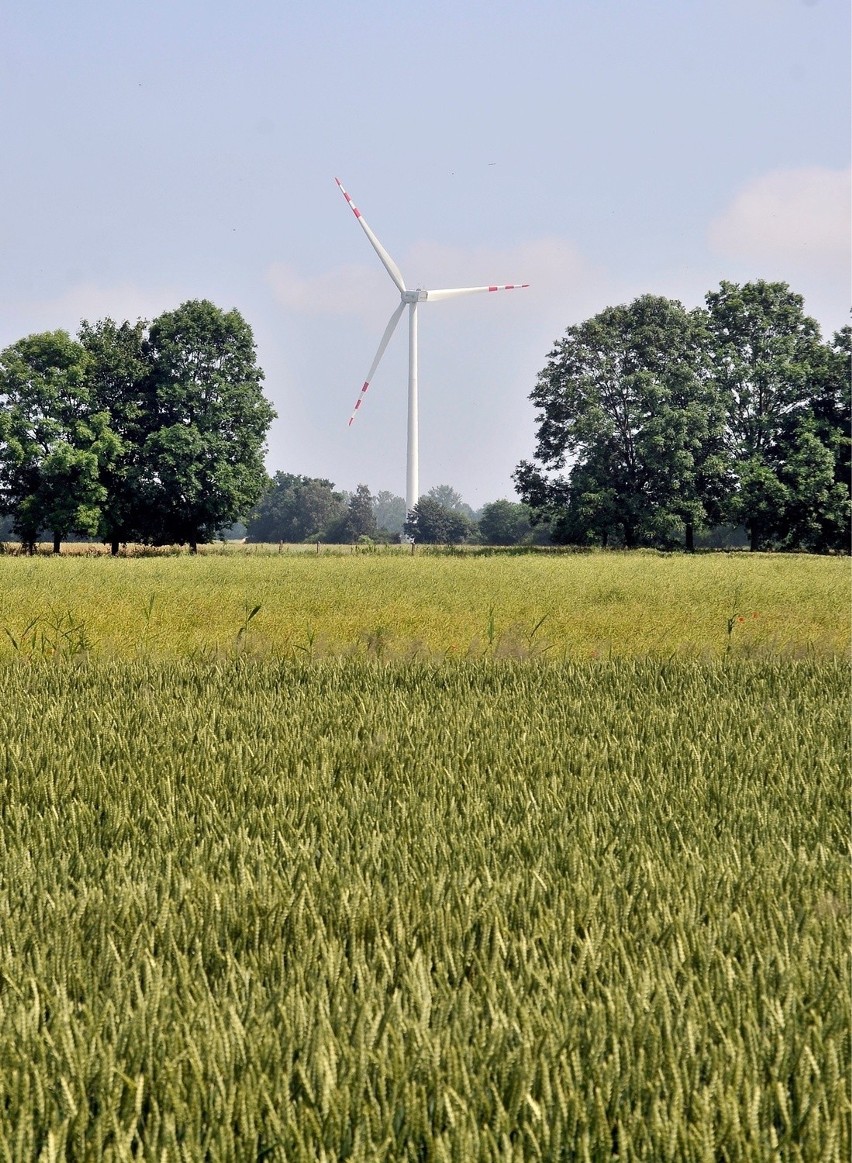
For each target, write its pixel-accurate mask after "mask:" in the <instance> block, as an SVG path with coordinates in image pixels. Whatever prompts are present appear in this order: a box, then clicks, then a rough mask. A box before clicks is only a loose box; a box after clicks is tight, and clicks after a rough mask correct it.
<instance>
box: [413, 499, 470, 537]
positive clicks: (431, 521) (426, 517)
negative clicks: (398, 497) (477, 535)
mask: <svg viewBox="0 0 852 1163" xmlns="http://www.w3.org/2000/svg"><path fill="white" fill-rule="evenodd" d="M404 531H405V535H406V537H410V538H411V540H412V541H417V542H421V543H423V544H425V545H459V544H461V543H462V542H463V541H467V540H468V539H469V538H470V536H471V534H472V533H473V525H472V523H471V521H470V519H469V518H468V517H466V516H465V514H464V513H461V512H459V511H458V510H457V509H447V508H445V506H444V505H442V504H440V502H439V501H436V500H435V499H434V498H433V497H429V496H424V497H421V498H420V500H419V501H418V502H417V504H416V505H415V506H414V508H413V509H412V510H411V512H410V513H409V514H408V517H407V518H406V522H405V525H404Z"/></svg>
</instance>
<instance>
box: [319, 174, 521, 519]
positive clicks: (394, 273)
mask: <svg viewBox="0 0 852 1163" xmlns="http://www.w3.org/2000/svg"><path fill="white" fill-rule="evenodd" d="M334 180H335V182H337V184H338V186H340V192H341V194H342V195H343V197H344V198H345V199H346V201H347V202H348V203H349V205H350V207H351V208H352V212H353V214H354V215H355V217H356V218H357V219H358V221H359V222H360V223H361V227H362V229H363V231H364V233H365V234H366V235H367V237H368V238H369V240H370V242H371V243H372V245H373V249H374V250H375V252H376V254H377V255H378V256H379V258H380V259H381V260H382V264H383V266H384V268H385V270H386V271H387V272H388V274H389V275H390V277H391V279H392V280H393V282H394V284H395V286H396V289H397V290H398V291H399V296H400V304H399V306H398V307H397V309H396V310H395V311H394V313H393V315H391V317H390V320H389V321H388V325H387V327H386V328H385V333H384V335H383V336H382V341H381V343H380V344H379V350H378V351H377V352H376V358H375V359H374V360H373V362H372V364H371V365H370V370H369V371H368V372H367V378H366V379H365V380H364V386H363V387H362V388H361V392H360V394H359V396H358V399H357V400H356V401H355V408H354V410H353V412H352V415H351V416H350V417H349V423H350V424H351V423H352V421H353V420H354V419H355V415H356V413H357V411H358V409H359V408H360V407H361V404H362V403H363V401H364V393H365V392H366V391H367V388H369V386H370V381H371V380H372V378H373V376H374V374H375V371H376V368H377V367H378V366H379V362H380V360H381V358H382V356H383V355H384V354H385V348H386V347H387V345H388V344H389V343H390V338H391V336H392V335H393V333H394V331H395V329H396V325H397V323H399V320H400V318H401V317H402V312H403V310H404V309H405V306H406V304H408V456H407V461H406V480H405V508H406V510H407V512H409V513H410V512H411V510H412V509H413V508H414V506H415V505H416V504H417V502H418V500H419V499H420V485H419V458H418V445H417V439H418V438H417V307H418V304H420V303H427V302H429V303H432V302H436V301H437V300H438V299H455V298H457V297H458V296H459V295H476V294H478V293H479V292H480V291H518V290H521V288H523V287H528V286H529V283H507V284H504V285H503V286H501V287H453V288H451V289H449V290H444V291H426V290H424V289H423V288H422V287H418V288H417V289H416V290H415V291H409V290H407V289H406V286H405V280H404V279H403V277H402V272H401V271H400V269H399V267H398V266H397V265H396V263H395V262H394V261H393V259H392V258H391V256H390V255H389V254H388V252H387V251H386V250H385V248H384V247H383V246H382V244H381V243H380V242H379V240H378V238H376V236H375V234H373V232H372V230H371V229H370V227H369V226H368V225H367V223H366V222H365V221H364V219H363V217H362V215H361V211H360V210H359V209H358V207H357V206H356V205H355V203H354V202H353V201H352V199H351V198H350V197H349V195H348V194H347V193H346V191H345V190H344V189H343V186H342V185H341V183H340V179H339V178H335V179H334Z"/></svg>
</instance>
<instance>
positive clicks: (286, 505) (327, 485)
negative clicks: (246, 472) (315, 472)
mask: <svg viewBox="0 0 852 1163" xmlns="http://www.w3.org/2000/svg"><path fill="white" fill-rule="evenodd" d="M345 515H346V505H345V503H344V500H343V497H342V495H341V494H340V493H338V492H335V491H334V484H333V482H332V481H328V480H324V479H322V478H320V477H307V476H296V475H294V474H293V473H286V472H277V473H276V474H275V476H274V477H273V478H272V480H271V482H270V483H269V486H268V488H267V489H266V490H265V492H264V493H263V496H262V497H261V498H260V500H259V501H258V502H257V504H256V505H255V507H254V509H252V511H251V513H250V514H249V517H248V520H247V522H246V536H247V537H248V539H249V540H250V541H289V542H298V541H306V540H308V539H309V538H319V537H322V536H323V535H324V533H325V530H326V529H327V528H328V526H330V525H331V524H333V523H334V522H336V521H339V520H340V519H341V518H343V517H345Z"/></svg>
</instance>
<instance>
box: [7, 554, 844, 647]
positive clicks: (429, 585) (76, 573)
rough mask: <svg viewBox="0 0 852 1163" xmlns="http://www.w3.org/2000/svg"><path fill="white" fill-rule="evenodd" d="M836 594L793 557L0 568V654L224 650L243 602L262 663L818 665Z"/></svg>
mask: <svg viewBox="0 0 852 1163" xmlns="http://www.w3.org/2000/svg"><path fill="white" fill-rule="evenodd" d="M848 598H849V563H848V560H847V559H837V558H817V557H810V556H792V555H787V556H780V555H779V556H773V555H742V554H738V555H725V554H713V555H705V556H699V557H695V558H688V557H684V556H682V555H673V556H668V557H666V556H660V555H650V554H633V555H630V554H601V553H595V554H583V555H571V556H558V557H552V556H527V557H508V556H507V557H483V556H474V555H460V556H454V557H427V556H421V557H416V556H415V557H411V556H410V555H408V556H406V555H399V554H389V553H380V554H357V555H356V554H348V555H345V556H319V557H317V556H316V555H314V556H311V555H309V554H300V555H294V556H287V555H281V556H278V555H268V554H267V555H262V556H261V555H256V556H255V555H247V556H235V555H233V554H229V555H220V556H208V557H204V558H196V559H190V558H187V557H181V558H142V559H133V560H128V559H117V560H111V559H108V558H107V559H96V560H92V559H85V558H71V557H69V558H64V557H63V558H49V557H47V558H45V557H39V558H32V559H25V558H9V557H0V653H2V652H6V653H8V654H11V653H16V652H17V653H24V654H27V653H29V654H32V653H39V654H45V653H51V651H52V652H54V653H61V652H69V651H70V652H73V646H74V642H72V641H71V639H74V641H76V642H78V643H80V649H81V650H82V649H85V651H86V652H88V653H89V654H96V655H100V656H104V657H132V656H134V655H136V654H137V653H138V652H139V651H140V649H142V648H143V646H144V650H145V651H146V652H148V653H149V654H153V655H156V656H157V657H175V658H176V657H182V656H185V655H187V654H189V653H192V652H195V653H196V654H197V653H198V652H208V653H214V654H216V653H219V654H221V653H226V654H227V653H228V652H229V651H231V649H232V648H233V646H234V643H235V640H236V638H237V636H238V634H239V631H240V627H241V626H242V624H243V619H244V617H245V612H246V610H247V609H248V610H251V609H253V608H254V607H255V606H258V607H259V609H258V611H257V613H256V615H255V616H254V618H253V619H252V622H251V625H250V627H246V632H245V633H244V634H243V635H242V637H241V640H240V644H241V648H242V649H243V650H251V651H252V652H255V653H258V654H261V655H265V656H270V657H273V658H281V657H291V658H295V657H304V656H305V655H306V653H307V654H309V655H310V656H311V657H318V656H323V655H330V654H332V655H333V654H346V653H350V654H351V653H356V654H358V653H361V654H371V653H375V652H376V651H377V649H378V651H379V652H380V653H381V655H382V657H393V656H395V657H410V656H412V655H414V656H420V657H434V656H444V655H450V656H456V657H474V658H476V657H480V656H485V655H488V656H492V655H495V654H496V655H498V656H503V657H511V656H514V657H531V656H535V657H547V658H593V657H610V656H612V657H643V656H647V655H652V656H655V657H660V658H667V657H671V656H673V655H674V656H686V657H720V656H722V655H725V654H728V655H730V654H731V653H734V654H735V655H750V656H774V655H778V654H792V655H796V656H811V657H832V656H837V655H841V654H846V653H848V650H849V644H850V634H849V618H848V615H847V610H848V604H849V603H848ZM60 623H61V625H60ZM72 625H73V626H74V627H76V628H77V629H76V630H75V631H73V632H70V626H72ZM75 636H76V637H75ZM78 652H79V651H78Z"/></svg>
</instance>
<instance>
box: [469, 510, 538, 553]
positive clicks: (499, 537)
mask: <svg viewBox="0 0 852 1163" xmlns="http://www.w3.org/2000/svg"><path fill="white" fill-rule="evenodd" d="M531 535H532V523H531V521H530V510H529V506H528V505H522V504H518V502H517V501H505V500H500V501H491V503H490V504H488V505H485V506H484V508H483V510H482V512H481V513H480V515H479V536H480V539H481V540H482V541H484V542H485V543H486V545H519V544H520V543H521V542H522V541H526V540H527V539H529V538H530V537H531Z"/></svg>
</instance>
